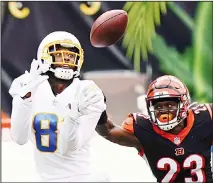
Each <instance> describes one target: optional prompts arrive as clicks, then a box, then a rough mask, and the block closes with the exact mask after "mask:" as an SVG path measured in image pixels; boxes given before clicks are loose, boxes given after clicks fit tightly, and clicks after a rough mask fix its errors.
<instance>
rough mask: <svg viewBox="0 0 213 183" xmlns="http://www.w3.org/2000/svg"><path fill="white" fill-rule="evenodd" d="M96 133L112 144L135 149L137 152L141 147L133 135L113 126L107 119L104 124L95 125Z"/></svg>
mask: <svg viewBox="0 0 213 183" xmlns="http://www.w3.org/2000/svg"><path fill="white" fill-rule="evenodd" d="M96 131H97V132H98V134H99V135H101V136H102V137H104V138H105V139H107V140H109V141H111V142H113V143H116V144H119V145H122V146H127V147H135V148H136V149H137V150H138V151H140V150H141V145H140V143H139V141H138V140H137V138H136V137H135V136H134V134H131V133H129V132H127V131H126V130H124V129H122V128H121V127H119V126H117V125H115V124H113V123H112V122H111V121H110V120H109V119H108V120H107V122H106V123H105V124H99V125H97V127H96Z"/></svg>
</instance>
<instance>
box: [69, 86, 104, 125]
mask: <svg viewBox="0 0 213 183" xmlns="http://www.w3.org/2000/svg"><path fill="white" fill-rule="evenodd" d="M77 92H78V93H77V95H75V97H74V98H73V100H72V101H71V110H70V111H69V112H68V113H67V115H66V117H67V118H69V119H70V120H76V121H78V118H79V117H80V116H82V115H88V114H90V113H94V112H95V113H102V112H103V111H104V110H106V104H105V102H104V95H103V93H102V91H101V89H100V88H99V87H98V86H97V85H96V84H95V83H94V82H92V83H90V84H89V85H87V86H84V88H83V89H81V92H79V90H77Z"/></svg>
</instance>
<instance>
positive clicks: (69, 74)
mask: <svg viewBox="0 0 213 183" xmlns="http://www.w3.org/2000/svg"><path fill="white" fill-rule="evenodd" d="M50 71H51V72H53V73H54V76H55V77H56V78H58V79H63V80H70V79H73V78H74V77H76V76H78V71H73V69H64V68H60V67H57V68H55V69H53V68H50Z"/></svg>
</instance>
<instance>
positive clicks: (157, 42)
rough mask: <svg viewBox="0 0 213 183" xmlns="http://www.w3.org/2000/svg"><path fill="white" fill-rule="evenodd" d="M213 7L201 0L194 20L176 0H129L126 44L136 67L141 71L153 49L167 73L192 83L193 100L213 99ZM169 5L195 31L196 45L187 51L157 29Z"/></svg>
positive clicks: (162, 68)
mask: <svg viewBox="0 0 213 183" xmlns="http://www.w3.org/2000/svg"><path fill="white" fill-rule="evenodd" d="M166 5H167V7H166ZM212 7H213V3H212V2H199V3H198V6H197V9H196V15H195V18H194V19H192V18H191V17H190V16H189V15H188V14H187V13H186V12H185V11H184V10H183V9H181V8H180V7H179V6H178V5H177V4H176V3H175V2H166V3H165V2H127V3H126V4H125V6H124V9H125V10H126V11H127V12H128V16H129V23H128V26H127V30H126V33H125V35H124V40H123V46H124V47H125V48H127V56H128V57H129V58H130V59H131V58H133V60H134V67H135V70H136V71H140V62H141V60H142V59H141V56H142V58H143V60H148V56H147V55H148V54H147V53H148V52H149V53H151V54H153V55H155V56H156V57H157V59H158V61H159V62H160V68H161V70H162V71H163V72H165V73H167V74H171V75H174V76H177V77H178V78H180V79H181V80H182V81H183V82H184V83H185V84H186V85H187V86H188V88H189V90H190V92H191V93H192V94H193V100H197V101H198V102H212V101H213V97H212V92H213V91H212V77H213V73H212V67H213V60H212V39H213V38H212V31H213V30H212V22H213V20H212ZM166 8H170V9H171V10H172V11H173V12H174V13H175V14H176V15H177V16H178V17H179V18H180V20H182V21H183V23H184V24H185V25H186V26H187V27H188V28H189V29H190V30H191V31H192V45H191V46H189V47H187V48H186V49H185V51H184V53H180V52H178V51H177V50H176V48H174V47H171V46H168V45H167V44H166V42H165V40H164V38H163V37H162V36H160V35H158V34H156V32H155V25H160V16H161V13H163V14H165V13H166ZM142 40H143V41H142Z"/></svg>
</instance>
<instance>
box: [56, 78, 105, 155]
mask: <svg viewBox="0 0 213 183" xmlns="http://www.w3.org/2000/svg"><path fill="white" fill-rule="evenodd" d="M90 84H91V85H90V86H87V88H86V90H85V91H84V92H83V94H82V95H81V97H80V99H79V100H80V101H79V102H78V103H79V107H77V108H76V109H73V108H72V110H71V111H70V113H68V115H67V116H66V117H65V119H64V124H63V125H62V128H61V130H60V137H59V147H60V150H59V151H60V153H61V154H62V155H67V153H69V152H70V151H75V150H77V149H80V148H81V147H82V146H84V145H85V144H86V143H87V142H88V141H89V140H90V139H91V138H92V137H93V135H94V133H95V127H96V125H97V123H98V120H99V118H100V116H101V114H102V112H103V111H104V110H105V109H106V104H105V102H104V96H103V93H102V91H101V90H100V89H99V88H98V87H97V86H96V85H95V84H94V83H93V82H92V83H90ZM92 85H93V86H92ZM94 85H95V86H94ZM77 98H78V97H77ZM73 104H74V103H73ZM71 105H72V104H71ZM73 106H74V105H73Z"/></svg>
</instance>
